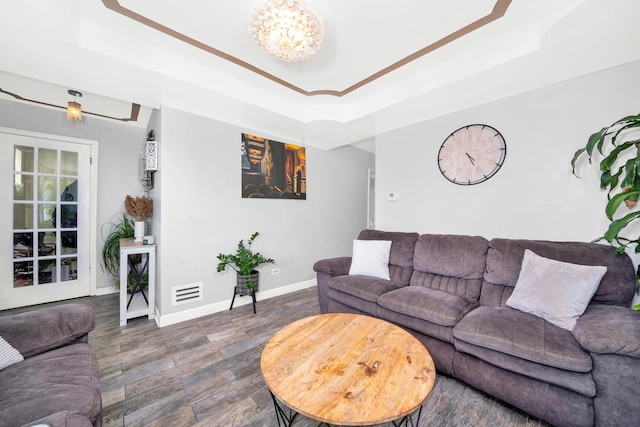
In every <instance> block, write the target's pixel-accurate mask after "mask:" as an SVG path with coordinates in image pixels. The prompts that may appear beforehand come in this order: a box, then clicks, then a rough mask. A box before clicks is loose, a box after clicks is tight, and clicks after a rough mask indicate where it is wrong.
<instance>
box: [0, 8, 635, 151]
mask: <svg viewBox="0 0 640 427" xmlns="http://www.w3.org/2000/svg"><path fill="white" fill-rule="evenodd" d="M257 1H258V0H218V1H212V0H191V1H182V2H178V1H175V0H154V1H149V0H21V1H10V0H0V4H2V11H3V12H2V14H0V36H1V37H0V89H2V90H3V91H4V92H8V93H11V94H13V95H10V94H8V93H0V99H9V100H12V101H16V102H37V103H38V104H39V105H44V104H49V106H48V108H56V107H55V106H64V105H65V104H66V102H67V101H68V100H70V99H71V96H69V95H68V94H67V89H76V90H79V91H81V92H83V93H84V96H83V97H82V98H80V99H78V101H79V102H80V103H81V104H82V105H83V110H84V111H85V112H93V113H95V114H100V115H102V116H108V117H109V118H106V120H113V119H128V120H129V121H127V122H126V123H128V124H130V125H134V126H141V127H146V125H147V121H148V118H149V116H150V112H151V110H152V109H153V108H159V107H161V106H166V107H171V108H176V109H179V110H183V111H188V112H191V113H194V114H199V115H203V116H207V117H212V118H215V119H217V120H222V121H225V122H229V123H234V124H237V125H239V126H243V127H246V128H247V129H248V130H255V131H261V132H264V133H265V136H273V137H278V138H279V139H280V140H283V141H286V142H293V143H301V144H306V145H311V146H315V147H320V148H327V149H329V148H334V147H338V146H341V145H345V144H352V143H359V142H360V143H362V144H363V146H367V143H368V142H370V141H371V140H372V138H373V137H374V136H375V135H376V134H379V133H382V132H386V131H390V130H393V129H396V128H399V127H402V126H406V125H409V124H412V123H416V122H420V121H423V120H426V119H430V118H433V117H437V116H440V115H444V114H448V113H451V112H454V111H457V110H460V109H464V108H468V107H471V106H473V105H479V104H482V103H486V102H489V101H492V100H495V99H499V98H503V97H506V96H511V95H514V94H517V93H521V92H524V91H527V90H531V89H535V88H537V87H542V86H545V85H549V84H553V83H556V82H559V81H563V80H567V79H570V78H574V77H578V76H580V75H584V74H588V73H591V72H595V71H598V70H601V69H605V68H609V67H612V66H616V65H619V64H623V63H627V62H631V61H635V60H638V59H640V25H638V22H637V17H638V16H640V2H639V1H637V0H607V1H603V0H561V1H560V0H535V1H533V0H512V1H509V0H448V1H446V2H444V1H441V0H395V1H393V2H392V1H389V0H386V1H384V0H310V1H311V2H312V3H313V4H314V5H315V6H316V8H317V9H318V10H319V12H320V13H321V15H322V18H323V22H324V27H325V39H324V41H323V45H322V47H321V48H320V50H319V52H318V53H317V54H316V56H314V57H312V58H310V59H309V60H307V61H304V62H298V63H289V62H282V61H279V60H277V59H274V58H271V57H269V56H268V55H267V54H265V53H264V52H263V51H262V50H260V49H259V48H258V47H257V46H256V45H255V44H254V42H253V40H252V38H251V35H250V34H249V32H248V30H247V27H248V19H249V13H250V10H251V8H252V6H253V5H254V4H255V3H256V2H257ZM494 7H495V8H496V11H497V12H492V11H493V10H494ZM504 9H506V11H505V12H504V13H498V12H500V10H504ZM479 20H480V21H479ZM411 55H414V56H413V57H412V56H411ZM318 92H319V93H320V94H316V93H318ZM16 96H18V97H20V98H22V99H17V98H16ZM132 104H139V105H140V109H139V113H138V115H137V118H136V119H135V120H132V119H131V118H132V117H133V116H132V111H133V110H135V109H136V108H137V107H135V106H133V107H132ZM356 145H357V144H356Z"/></svg>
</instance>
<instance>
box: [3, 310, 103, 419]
mask: <svg viewBox="0 0 640 427" xmlns="http://www.w3.org/2000/svg"><path fill="white" fill-rule="evenodd" d="M94 327H95V312H94V310H93V308H91V307H89V306H86V305H82V304H63V305H59V306H54V307H49V308H43V309H39V310H34V311H29V312H25V313H21V314H9V315H0V337H2V338H3V340H4V343H0V349H4V351H2V350H0V362H3V361H4V363H2V366H4V365H8V366H6V367H4V368H3V369H1V370H0V426H11V427H19V426H24V427H26V426H33V425H42V424H44V425H48V426H51V427H92V426H93V427H99V426H101V425H102V397H101V392H100V372H99V369H98V360H97V357H96V355H95V353H94V352H93V350H92V349H91V347H90V346H89V344H88V343H87V342H88V333H89V332H90V331H91V330H93V328H94ZM6 343H8V344H9V346H7V344H6ZM18 353H19V354H18ZM16 359H23V360H21V361H17V360H16Z"/></svg>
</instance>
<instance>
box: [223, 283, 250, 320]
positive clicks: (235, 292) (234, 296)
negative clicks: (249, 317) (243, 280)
mask: <svg viewBox="0 0 640 427" xmlns="http://www.w3.org/2000/svg"><path fill="white" fill-rule="evenodd" d="M236 295H240V296H241V297H243V296H245V295H246V294H244V293H242V292H238V287H237V286H235V287H234V288H233V298H232V299H231V307H229V310H231V309H232V308H233V303H234V301H235V300H236ZM249 295H251V299H252V300H253V314H256V290H255V288H254V289H252V290H251V291H249Z"/></svg>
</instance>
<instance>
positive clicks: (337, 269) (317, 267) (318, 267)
mask: <svg viewBox="0 0 640 427" xmlns="http://www.w3.org/2000/svg"><path fill="white" fill-rule="evenodd" d="M349 268H351V257H338V258H327V259H321V260H320V261H318V262H316V263H315V264H314V265H313V270H314V271H316V272H318V273H325V274H328V275H329V276H331V277H336V276H344V275H346V274H349Z"/></svg>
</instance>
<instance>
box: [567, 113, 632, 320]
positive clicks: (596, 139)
mask: <svg viewBox="0 0 640 427" xmlns="http://www.w3.org/2000/svg"><path fill="white" fill-rule="evenodd" d="M595 151H597V152H598V153H599V154H600V155H601V156H602V157H603V158H602V160H601V161H600V164H599V167H600V188H602V189H603V190H607V199H608V202H607V205H606V207H605V215H606V217H607V219H608V220H609V221H610V223H609V226H608V228H607V231H605V233H604V235H603V236H602V237H599V238H597V239H595V240H594V241H596V242H597V241H600V240H606V241H607V242H609V243H610V244H611V245H613V246H615V247H616V252H617V253H618V254H622V253H623V252H625V251H626V250H627V249H628V248H631V247H633V246H635V248H634V251H635V252H636V253H640V236H636V237H635V238H629V237H626V236H622V235H621V233H622V232H623V230H624V229H625V228H626V227H627V226H628V225H629V224H631V223H632V222H634V221H635V220H637V219H638V218H640V210H633V209H634V208H636V206H637V204H638V197H639V196H640V114H637V115H635V116H627V117H624V118H622V119H620V120H617V121H615V122H614V123H612V124H611V125H610V126H607V127H603V128H602V129H600V130H599V131H598V132H595V133H594V134H593V135H591V136H590V137H589V140H588V141H587V144H586V145H585V146H584V147H583V148H580V149H579V150H578V151H576V152H575V154H574V155H573V159H572V160H571V167H572V172H573V174H574V175H576V176H578V175H577V174H576V162H577V161H578V159H580V158H581V157H582V156H583V155H584V154H586V155H587V158H588V160H589V163H590V164H592V163H593V162H592V160H593V157H594V155H595ZM623 202H624V204H625V205H626V207H627V209H628V210H630V211H631V212H629V213H627V214H625V215H623V216H621V217H620V216H616V213H617V211H618V208H619V207H620V205H621V204H622V203H623ZM637 276H638V278H639V279H638V284H637V285H636V286H638V287H639V288H640V267H639V269H638V274H637ZM632 308H633V309H634V310H640V304H638V305H635V306H633V307H632Z"/></svg>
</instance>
